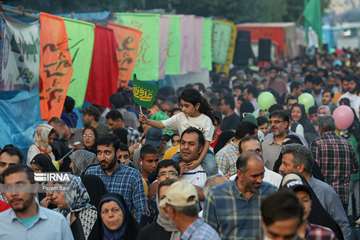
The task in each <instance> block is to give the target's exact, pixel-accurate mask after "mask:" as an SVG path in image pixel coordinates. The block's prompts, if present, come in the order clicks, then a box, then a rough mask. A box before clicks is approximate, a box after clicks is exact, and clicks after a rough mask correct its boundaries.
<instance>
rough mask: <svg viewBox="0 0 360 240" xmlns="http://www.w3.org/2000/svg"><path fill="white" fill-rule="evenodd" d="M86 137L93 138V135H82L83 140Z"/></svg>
mask: <svg viewBox="0 0 360 240" xmlns="http://www.w3.org/2000/svg"><path fill="white" fill-rule="evenodd" d="M87 137H94V134H84V135H83V138H87Z"/></svg>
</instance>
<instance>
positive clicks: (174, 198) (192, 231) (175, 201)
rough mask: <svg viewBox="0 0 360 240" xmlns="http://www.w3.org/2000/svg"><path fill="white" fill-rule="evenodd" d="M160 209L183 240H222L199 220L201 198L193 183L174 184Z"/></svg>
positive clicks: (180, 182) (181, 182) (179, 182)
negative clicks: (172, 223) (173, 224)
mask: <svg viewBox="0 0 360 240" xmlns="http://www.w3.org/2000/svg"><path fill="white" fill-rule="evenodd" d="M160 208H161V209H162V210H163V211H164V212H165V214H166V215H167V216H168V218H169V219H170V220H171V221H172V222H174V223H175V225H176V228H177V229H178V230H179V231H180V232H181V238H180V239H181V240H220V237H219V235H218V233H217V232H216V231H215V230H214V229H213V228H212V227H210V226H209V225H208V224H207V223H205V222H204V221H203V220H202V219H200V218H198V213H199V198H198V195H197V191H196V188H195V187H194V186H193V185H192V184H191V183H188V182H186V181H178V182H175V183H173V184H172V185H171V186H170V187H169V189H168V190H167V192H166V194H165V197H164V198H163V199H162V200H161V201H160Z"/></svg>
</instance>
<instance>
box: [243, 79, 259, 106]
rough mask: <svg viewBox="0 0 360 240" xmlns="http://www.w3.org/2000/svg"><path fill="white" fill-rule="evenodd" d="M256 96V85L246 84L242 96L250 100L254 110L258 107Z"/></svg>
mask: <svg viewBox="0 0 360 240" xmlns="http://www.w3.org/2000/svg"><path fill="white" fill-rule="evenodd" d="M257 97H258V90H257V89H256V87H254V86H252V85H248V86H246V87H245V88H244V92H243V98H244V100H246V101H249V102H251V104H252V105H253V107H254V109H255V110H257V109H258V107H257V101H256V98H257Z"/></svg>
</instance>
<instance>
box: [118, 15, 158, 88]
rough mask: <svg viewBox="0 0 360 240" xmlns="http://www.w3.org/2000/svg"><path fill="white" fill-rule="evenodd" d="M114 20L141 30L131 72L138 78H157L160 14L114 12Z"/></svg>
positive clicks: (147, 79) (148, 79)
mask: <svg viewBox="0 0 360 240" xmlns="http://www.w3.org/2000/svg"><path fill="white" fill-rule="evenodd" d="M115 18H116V22H117V23H119V24H122V25H125V26H129V27H133V28H136V29H138V30H140V31H141V32H142V37H141V42H140V48H139V53H138V55H137V61H136V65H135V68H134V71H133V74H136V76H137V77H138V79H139V80H142V81H144V80H146V81H151V80H152V81H153V80H159V69H160V49H159V47H160V40H159V39H160V15H158V14H145V13H141V14H138V13H115Z"/></svg>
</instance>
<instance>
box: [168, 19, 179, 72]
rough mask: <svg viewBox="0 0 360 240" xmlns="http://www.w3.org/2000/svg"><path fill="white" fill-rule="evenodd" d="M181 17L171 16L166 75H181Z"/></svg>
mask: <svg viewBox="0 0 360 240" xmlns="http://www.w3.org/2000/svg"><path fill="white" fill-rule="evenodd" d="M180 21H181V16H177V15H170V26H169V38H168V50H167V59H166V66H165V73H166V74H168V75H179V74H181V22H180Z"/></svg>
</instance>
